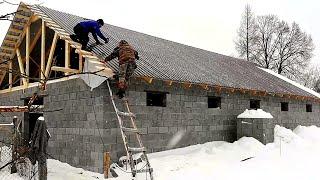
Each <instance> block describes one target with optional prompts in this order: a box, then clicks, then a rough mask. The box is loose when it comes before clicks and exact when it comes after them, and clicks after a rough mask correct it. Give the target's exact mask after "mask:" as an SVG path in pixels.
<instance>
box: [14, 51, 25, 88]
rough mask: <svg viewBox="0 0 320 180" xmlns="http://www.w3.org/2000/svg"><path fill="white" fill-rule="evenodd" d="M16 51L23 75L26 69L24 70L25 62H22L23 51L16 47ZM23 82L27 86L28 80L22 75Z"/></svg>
mask: <svg viewBox="0 0 320 180" xmlns="http://www.w3.org/2000/svg"><path fill="white" fill-rule="evenodd" d="M16 53H17V58H18V63H19V68H20V75H21V76H23V75H25V74H26V73H25V71H24V67H23V62H22V58H21V53H20V50H19V49H16ZM22 82H23V85H24V86H27V80H26V78H25V77H22Z"/></svg>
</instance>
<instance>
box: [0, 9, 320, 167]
mask: <svg viewBox="0 0 320 180" xmlns="http://www.w3.org/2000/svg"><path fill="white" fill-rule="evenodd" d="M82 20H84V18H81V17H78V16H74V15H70V14H67V13H64V12H59V11H56V10H52V9H49V8H46V7H42V6H29V5H24V4H21V5H20V6H19V8H18V11H17V13H16V15H15V17H14V20H13V22H12V24H11V26H10V28H9V30H8V32H7V34H6V36H5V39H4V41H3V43H2V45H1V49H0V63H1V65H0V67H1V73H0V83H1V84H0V88H1V90H0V104H1V105H25V103H26V102H27V99H28V98H30V97H31V96H32V94H33V93H34V92H39V86H45V87H44V88H45V94H46V96H44V97H43V98H39V100H38V101H37V102H36V103H37V104H39V105H43V106H44V111H43V112H40V113H39V112H38V113H10V114H4V116H0V122H11V119H12V116H13V115H17V116H18V118H19V119H24V121H23V129H24V134H25V137H28V136H30V132H31V130H32V126H33V124H34V121H35V120H36V118H37V117H38V116H40V115H44V117H45V120H46V122H47V124H48V127H49V131H50V133H51V135H52V137H51V139H50V140H49V153H50V154H51V155H52V156H53V157H55V158H56V159H58V160H60V161H63V162H67V163H69V164H71V165H73V166H76V167H82V168H85V169H88V170H93V171H96V172H102V169H103V167H102V162H103V152H105V151H109V152H110V153H111V155H112V158H113V160H114V161H116V159H117V158H119V157H120V156H122V155H124V148H123V145H122V140H121V138H120V131H119V128H118V124H117V119H116V115H115V112H114V109H113V107H112V105H111V101H110V96H109V93H108V90H107V86H106V83H105V82H104V83H102V84H101V85H100V86H99V87H97V88H95V89H93V90H91V89H90V87H89V86H87V84H86V83H85V82H84V81H83V80H82V79H81V77H80V76H79V75H78V74H79V73H81V72H82V70H83V64H84V63H83V62H85V61H91V62H92V63H95V64H96V68H97V70H101V71H100V72H99V73H101V74H103V75H104V76H111V75H112V74H113V72H116V71H117V69H118V67H117V62H116V61H112V62H111V63H109V64H108V65H107V66H104V65H103V64H102V63H100V62H99V61H100V60H103V59H104V58H105V57H106V56H107V55H108V54H110V53H111V51H112V50H113V48H114V47H116V45H117V43H118V42H119V41H120V40H121V39H125V40H127V41H128V42H129V43H130V44H132V45H133V46H134V47H135V49H136V50H137V51H138V52H139V54H140V57H141V59H140V60H138V61H137V65H138V69H136V71H135V74H134V77H132V79H131V81H130V87H129V91H128V93H127V96H128V99H129V103H130V105H131V107H132V111H133V112H134V113H135V114H136V118H137V124H138V127H139V129H140V131H141V134H142V138H143V141H144V144H145V146H146V147H147V149H148V152H156V151H161V150H165V149H167V148H176V147H183V146H187V145H191V144H197V143H204V142H208V141H214V140H224V141H229V142H232V141H235V140H236V133H237V131H236V128H237V126H236V118H237V115H239V114H240V113H242V112H243V111H244V110H245V109H257V108H261V109H263V110H264V111H267V112H270V113H271V114H272V115H273V117H274V118H273V119H270V123H269V126H268V127H263V128H269V129H273V128H274V125H275V124H280V125H283V126H285V127H287V128H295V127H296V126H297V125H299V124H301V125H320V123H319V117H318V113H319V111H320V106H319V98H318V97H317V96H315V95H313V94H311V93H309V92H307V91H305V90H303V89H301V88H299V87H296V86H294V85H292V84H290V83H288V82H286V81H284V80H282V79H280V78H278V77H276V76H274V75H272V74H270V73H268V72H266V71H264V70H262V69H261V68H259V67H257V66H256V65H255V64H252V63H250V62H246V61H243V60H240V59H236V58H233V57H228V56H224V55H221V54H217V53H213V52H209V51H205V50H202V49H198V48H194V47H190V46H186V45H183V44H179V43H175V42H171V41H167V40H164V39H160V38H156V37H153V36H150V35H146V34H143V33H139V32H135V31H131V30H127V29H124V28H120V27H116V26H112V25H109V24H106V25H105V26H104V27H103V28H102V32H103V33H104V34H106V35H107V37H108V38H109V39H110V41H109V43H108V44H104V45H99V46H96V47H94V48H93V51H92V52H87V51H83V50H81V47H80V45H79V44H77V43H75V42H73V41H72V40H71V39H70V37H69V36H70V34H72V33H73V31H72V28H73V27H74V26H75V25H76V24H77V23H78V22H80V21H82ZM92 42H94V40H93V38H91V39H90V43H92ZM43 82H45V83H43ZM44 84H45V85H44ZM177 134H180V135H181V137H182V138H181V139H180V141H178V142H177V144H174V145H172V144H170V140H171V139H172V137H174V136H176V135H177ZM129 138H130V137H129ZM267 138H268V139H270V141H271V140H272V139H273V137H271V136H270V137H267Z"/></svg>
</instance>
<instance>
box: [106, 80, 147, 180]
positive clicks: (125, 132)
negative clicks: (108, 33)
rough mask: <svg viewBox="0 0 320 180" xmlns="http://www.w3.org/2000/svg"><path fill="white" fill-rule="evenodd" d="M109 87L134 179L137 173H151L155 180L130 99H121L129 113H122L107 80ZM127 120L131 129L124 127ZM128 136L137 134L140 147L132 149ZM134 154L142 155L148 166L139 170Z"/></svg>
mask: <svg viewBox="0 0 320 180" xmlns="http://www.w3.org/2000/svg"><path fill="white" fill-rule="evenodd" d="M107 85H108V89H109V93H110V97H111V101H112V105H113V108H114V110H115V112H116V115H117V118H118V123H119V128H120V131H121V136H122V140H123V144H124V148H125V150H126V153H127V162H128V163H129V164H130V168H131V174H132V179H135V178H136V175H137V173H149V176H150V179H151V180H153V169H152V168H151V165H150V162H149V159H148V156H147V152H146V148H145V147H144V146H143V143H142V140H141V135H140V131H139V130H138V128H137V126H136V123H135V119H136V116H135V114H134V113H132V112H131V111H130V107H129V103H128V99H127V98H122V99H121V100H122V101H123V103H124V106H125V108H126V111H127V112H122V111H120V110H119V109H118V108H117V106H116V103H115V97H114V96H113V93H112V90H111V88H110V84H109V80H107ZM125 118H129V119H130V121H129V124H131V127H124V122H123V120H124V119H125ZM128 134H135V136H134V137H135V139H136V140H137V142H138V147H130V146H129V142H128V138H127V135H128ZM134 153H142V156H143V157H142V158H143V159H144V160H145V162H146V164H145V165H144V166H143V167H142V168H140V169H138V168H137V166H136V164H137V163H136V161H135V159H134V158H133V154H134Z"/></svg>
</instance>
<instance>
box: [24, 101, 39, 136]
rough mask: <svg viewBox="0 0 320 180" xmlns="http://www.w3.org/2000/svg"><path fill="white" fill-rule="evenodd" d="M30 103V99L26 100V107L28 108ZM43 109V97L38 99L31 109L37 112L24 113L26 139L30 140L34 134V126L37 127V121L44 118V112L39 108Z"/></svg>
mask: <svg viewBox="0 0 320 180" xmlns="http://www.w3.org/2000/svg"><path fill="white" fill-rule="evenodd" d="M29 101H30V98H27V99H25V100H24V105H25V106H27V105H28V103H29ZM42 107H43V97H37V99H35V100H34V101H33V103H32V106H31V108H32V109H33V110H35V112H25V113H24V132H25V138H26V139H30V138H31V134H32V132H33V129H34V126H35V125H36V122H37V119H38V118H39V117H40V116H43V112H41V111H40V109H39V108H42Z"/></svg>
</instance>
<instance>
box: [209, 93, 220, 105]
mask: <svg viewBox="0 0 320 180" xmlns="http://www.w3.org/2000/svg"><path fill="white" fill-rule="evenodd" d="M208 108H221V97H215V96H209V97H208Z"/></svg>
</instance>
